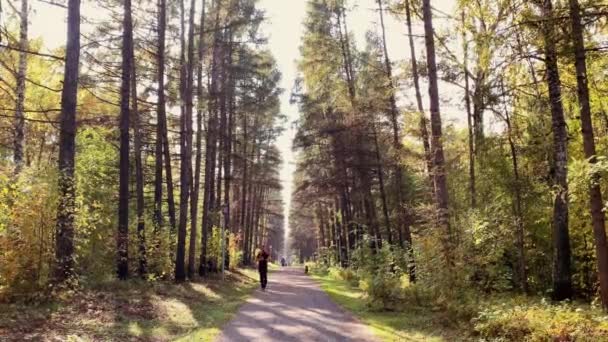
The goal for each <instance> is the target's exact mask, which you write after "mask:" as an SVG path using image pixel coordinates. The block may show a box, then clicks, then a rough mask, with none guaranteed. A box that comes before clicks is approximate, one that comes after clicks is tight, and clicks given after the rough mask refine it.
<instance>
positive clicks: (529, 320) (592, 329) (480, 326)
mask: <svg viewBox="0 0 608 342" xmlns="http://www.w3.org/2000/svg"><path fill="white" fill-rule="evenodd" d="M474 325H475V331H476V332H477V333H479V335H480V336H481V337H482V338H484V340H488V341H526V342H541V341H589V342H591V341H606V340H608V317H607V316H605V315H604V314H602V313H601V312H600V311H599V310H597V309H592V308H589V307H585V306H577V305H573V304H570V303H567V302H566V303H563V304H558V305H551V304H548V303H547V302H546V301H545V300H542V301H540V302H538V303H531V302H530V301H523V302H521V303H518V302H517V301H515V300H513V301H506V302H503V303H501V304H494V305H488V306H487V307H484V308H483V309H482V310H480V312H479V314H478V316H477V317H476V318H475V319H474Z"/></svg>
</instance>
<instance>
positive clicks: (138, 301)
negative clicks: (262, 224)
mask: <svg viewBox="0 0 608 342" xmlns="http://www.w3.org/2000/svg"><path fill="white" fill-rule="evenodd" d="M256 287H257V272H256V271H255V270H253V269H246V270H239V271H238V272H232V273H231V272H228V273H227V276H226V279H225V280H224V281H222V280H221V279H220V278H219V276H218V275H213V276H211V277H210V278H208V279H205V280H204V281H196V282H191V283H184V284H174V283H172V282H163V281H158V282H144V281H141V280H130V281H127V282H119V281H112V282H109V283H105V284H102V285H98V286H96V287H95V288H88V289H84V290H82V291H81V292H78V293H72V294H66V295H65V296H63V298H57V299H56V300H55V301H53V302H51V303H46V304H44V305H33V304H24V303H19V304H1V303H0V336H3V337H4V336H7V337H8V341H22V340H28V339H29V340H40V339H45V340H47V339H48V340H52V339H56V340H61V341H64V340H67V341H70V340H76V341H150V340H153V341H211V340H212V339H213V338H214V337H215V336H216V335H217V334H218V333H219V332H220V330H221V327H222V326H223V325H224V324H225V323H227V322H228V321H229V320H230V319H231V318H232V317H233V316H234V314H235V313H236V311H237V310H238V308H239V306H240V305H241V304H242V303H243V302H244V301H245V300H246V299H247V298H248V297H249V295H250V294H251V293H252V292H253V290H254V289H255V288H256ZM3 341H4V340H3Z"/></svg>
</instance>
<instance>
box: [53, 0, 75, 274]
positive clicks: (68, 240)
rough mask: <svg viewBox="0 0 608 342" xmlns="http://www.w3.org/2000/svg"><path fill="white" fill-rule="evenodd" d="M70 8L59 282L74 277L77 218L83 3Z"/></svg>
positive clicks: (60, 182)
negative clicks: (77, 141)
mask: <svg viewBox="0 0 608 342" xmlns="http://www.w3.org/2000/svg"><path fill="white" fill-rule="evenodd" d="M67 6H68V19H67V23H68V24H67V25H68V28H67V46H66V58H65V72H64V78H63V89H62V91H61V119H60V120H61V122H60V131H59V160H58V168H59V180H58V189H59V196H58V197H59V203H58V206H57V227H56V232H55V243H56V246H55V263H56V264H55V281H57V282H64V281H66V280H68V279H69V278H71V277H72V276H73V275H74V215H75V213H76V208H75V207H76V203H75V199H76V189H75V185H76V184H75V181H74V157H75V153H76V105H77V94H78V66H79V63H80V0H68V3H67Z"/></svg>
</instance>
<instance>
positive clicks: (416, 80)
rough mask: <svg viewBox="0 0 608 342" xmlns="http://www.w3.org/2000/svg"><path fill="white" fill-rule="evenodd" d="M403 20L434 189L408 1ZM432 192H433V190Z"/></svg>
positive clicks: (421, 128)
mask: <svg viewBox="0 0 608 342" xmlns="http://www.w3.org/2000/svg"><path fill="white" fill-rule="evenodd" d="M405 19H406V23H407V34H408V38H409V39H408V40H409V44H410V58H411V60H412V77H413V79H414V89H415V91H416V105H417V108H418V112H419V113H420V137H421V138H422V146H423V147H424V157H425V161H426V171H427V172H428V175H429V179H430V183H431V186H432V187H433V188H434V179H433V175H432V171H433V159H432V157H431V145H430V143H429V131H428V128H427V127H428V122H427V119H426V114H424V106H423V105H422V94H421V92H420V76H419V74H418V62H417V60H416V46H415V44H414V35H413V33H412V16H411V9H410V2H409V0H405ZM433 191H434V190H433Z"/></svg>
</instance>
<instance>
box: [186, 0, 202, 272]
mask: <svg viewBox="0 0 608 342" xmlns="http://www.w3.org/2000/svg"><path fill="white" fill-rule="evenodd" d="M205 7H206V1H205V0H203V1H202V8H201V18H200V25H199V35H198V55H197V59H196V74H197V85H196V98H197V107H196V160H195V162H194V183H193V185H192V186H193V188H192V194H191V196H190V247H189V248H188V277H189V278H192V277H193V276H194V274H195V272H196V236H197V235H196V230H197V229H198V228H197V226H198V222H197V220H198V200H199V192H200V184H201V161H202V154H203V151H202V147H203V108H204V107H203V105H204V98H203V62H204V60H203V58H204V53H205Z"/></svg>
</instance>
